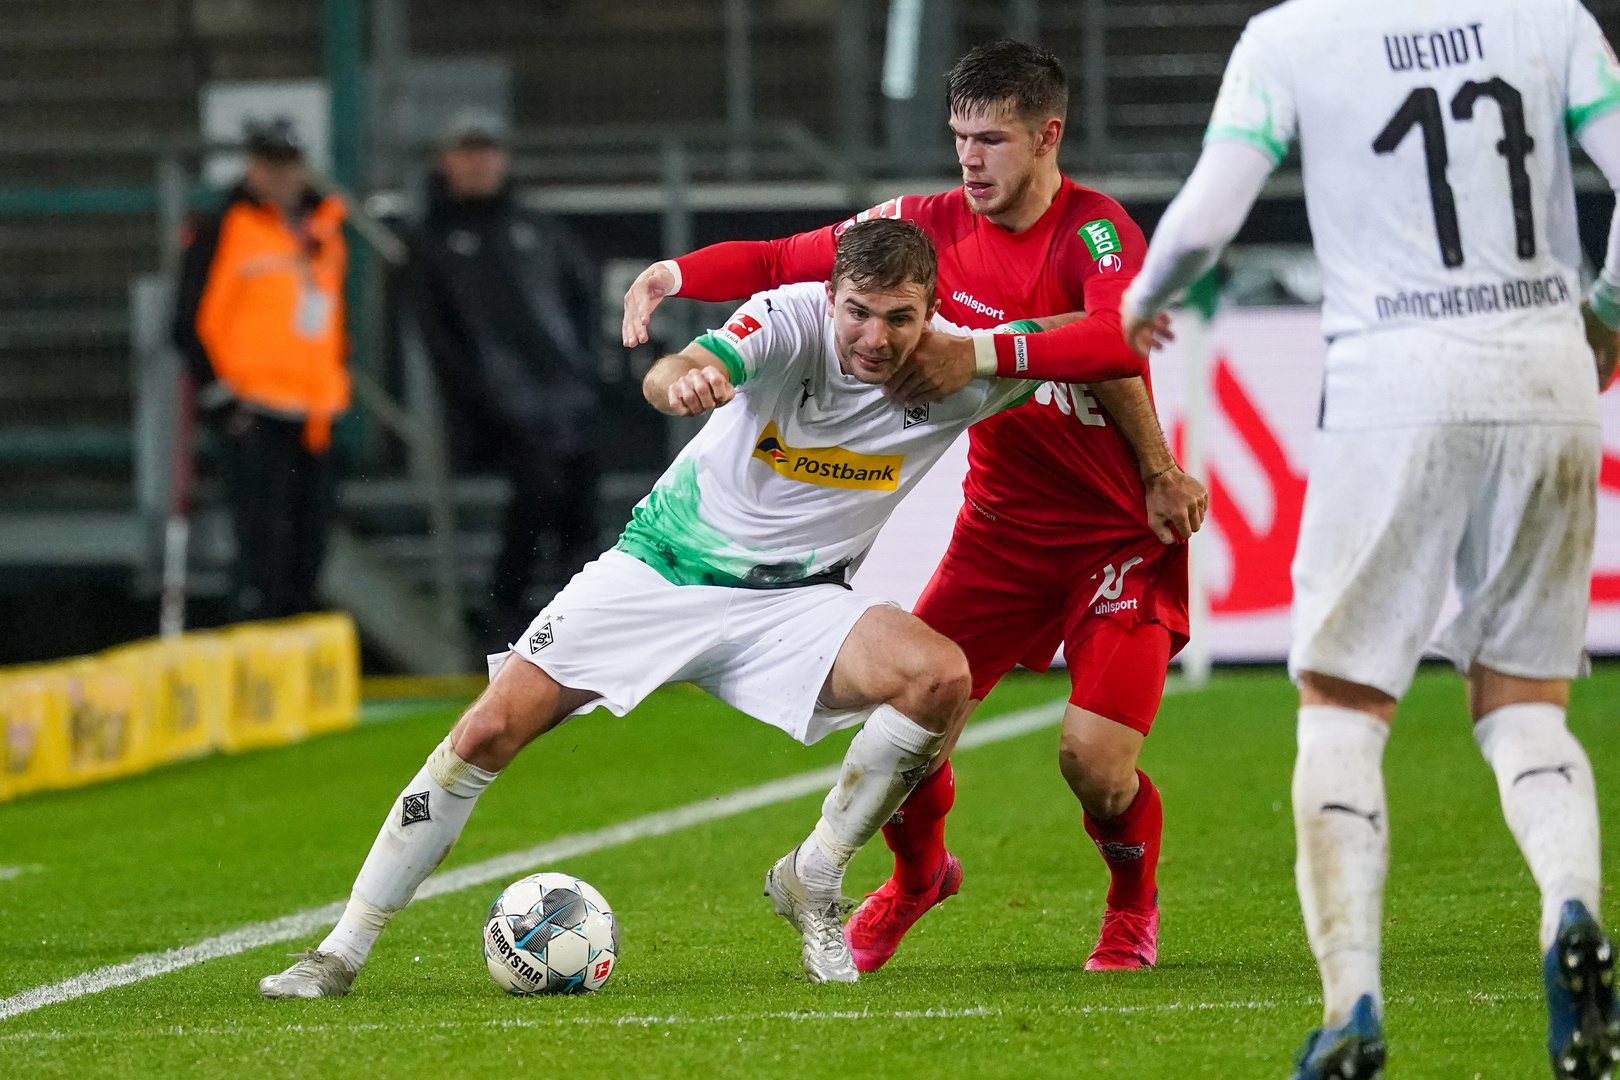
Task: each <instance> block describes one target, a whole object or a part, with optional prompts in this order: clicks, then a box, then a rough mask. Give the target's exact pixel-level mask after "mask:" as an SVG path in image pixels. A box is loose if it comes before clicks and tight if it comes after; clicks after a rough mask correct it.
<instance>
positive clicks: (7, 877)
mask: <svg viewBox="0 0 1620 1080" xmlns="http://www.w3.org/2000/svg"><path fill="white" fill-rule="evenodd" d="M43 869H45V868H44V867H43V866H40V865H39V864H38V863H31V864H29V865H28V866H0V881H11V880H12V879H13V878H20V877H22V876H23V875H24V874H37V873H39V872H40V871H41V870H43Z"/></svg>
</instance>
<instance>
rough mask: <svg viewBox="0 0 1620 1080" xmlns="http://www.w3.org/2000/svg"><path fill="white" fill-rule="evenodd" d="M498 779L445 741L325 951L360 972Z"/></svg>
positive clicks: (382, 841) (391, 818)
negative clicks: (389, 924)
mask: <svg viewBox="0 0 1620 1080" xmlns="http://www.w3.org/2000/svg"><path fill="white" fill-rule="evenodd" d="M496 775H497V774H496V773H492V772H489V771H487V770H485V769H480V768H478V767H477V766H475V765H470V764H468V763H467V762H465V761H463V760H462V759H461V758H460V757H459V756H458V755H457V754H456V752H455V750H453V749H452V748H451V746H450V740H449V738H446V739H445V740H444V742H442V743H440V744H439V746H438V747H437V748H435V749H434V751H433V753H432V754H430V755H429V756H428V759H427V763H426V764H425V765H423V766H422V770H421V771H420V772H418V773H417V774H416V776H415V777H414V778H413V779H412V780H411V782H410V783H409V784H407V785H406V786H405V790H404V791H402V792H400V794H399V798H397V799H395V800H394V805H393V806H392V807H391V808H390V809H389V811H388V818H387V819H386V820H385V821H384V822H383V827H382V831H381V832H380V833H378V834H377V839H376V842H375V843H373V844H372V845H371V853H370V854H369V855H367V856H366V861H365V865H363V866H362V867H361V868H360V876H359V877H358V878H356V879H355V882H354V892H353V894H352V895H351V896H350V898H349V904H348V906H347V908H345V909H344V912H343V917H342V918H341V919H340V920H338V924H337V926H336V927H334V928H333V930H332V932H331V933H330V934H328V935H327V937H326V940H325V941H323V942H321V945H320V951H322V952H330V953H336V954H337V955H339V956H341V957H343V958H344V959H345V960H347V961H348V962H349V964H350V966H352V967H354V968H355V969H356V970H358V969H359V968H360V965H362V964H364V963H365V961H366V956H367V955H368V954H369V953H370V952H371V946H372V945H373V944H374V943H375V942H376V940H377V935H378V934H380V933H382V929H383V927H384V926H385V925H386V924H387V922H388V920H389V919H390V918H391V917H392V916H393V914H394V912H396V911H398V910H399V909H400V908H402V907H404V906H405V905H406V904H408V903H410V902H411V897H412V896H415V895H416V890H417V888H418V887H419V886H420V885H421V884H422V882H424V881H426V880H427V876H428V875H429V874H431V873H433V871H434V870H435V869H437V868H438V866H439V864H440V863H441V862H443V861H444V857H445V856H446V855H448V854H450V849H451V848H453V847H454V846H455V844H456V840H457V839H459V838H460V836H461V830H462V829H463V828H465V827H466V824H467V819H468V817H470V816H471V815H472V810H473V805H474V804H475V803H477V801H478V796H479V795H481V794H483V792H484V789H485V788H487V787H488V786H489V785H490V782H491V781H493V780H494V779H495V777H496Z"/></svg>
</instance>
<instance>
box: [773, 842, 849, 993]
mask: <svg viewBox="0 0 1620 1080" xmlns="http://www.w3.org/2000/svg"><path fill="white" fill-rule="evenodd" d="M797 854H798V852H797V851H796V850H795V851H790V852H788V853H787V854H786V855H784V856H782V857H781V858H780V859H778V860H777V862H776V865H775V866H773V867H771V868H770V870H769V871H768V872H767V873H766V874H765V895H766V896H768V897H770V898H771V905H772V906H773V907H774V908H775V909H776V913H777V914H778V915H780V916H782V918H784V919H786V920H787V921H788V922H790V923H792V924H793V928H794V929H795V930H797V931H798V932H799V936H800V937H801V938H803V939H804V974H805V977H806V978H808V979H809V980H810V981H811V982H812V983H824V982H845V983H852V982H857V981H859V979H860V977H861V973H860V972H859V971H856V970H855V958H854V957H853V956H851V955H850V953H849V944H848V943H847V942H846V941H845V940H844V918H843V916H844V912H845V911H847V910H848V909H849V907H850V902H849V901H848V900H845V899H844V898H843V897H841V896H834V897H831V898H826V897H813V896H811V895H810V890H808V889H806V888H805V886H804V883H803V882H802V881H800V880H799V875H798V872H797V871H796V870H795V868H794V865H793V862H794V857H795V856H796V855H797Z"/></svg>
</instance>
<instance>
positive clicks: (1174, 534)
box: [625, 41, 1207, 971]
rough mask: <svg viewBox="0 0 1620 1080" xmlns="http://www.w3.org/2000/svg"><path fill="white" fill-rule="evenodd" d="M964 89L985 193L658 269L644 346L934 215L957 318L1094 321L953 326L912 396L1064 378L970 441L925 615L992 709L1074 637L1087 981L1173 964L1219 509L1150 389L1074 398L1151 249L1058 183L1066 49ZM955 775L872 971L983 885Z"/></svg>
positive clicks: (1079, 192)
mask: <svg viewBox="0 0 1620 1080" xmlns="http://www.w3.org/2000/svg"><path fill="white" fill-rule="evenodd" d="M950 96H951V127H952V129H953V131H954V132H955V135H956V146H957V155H958V158H959V160H960V163H961V166H962V176H963V186H962V187H960V188H956V189H954V190H952V191H948V192H945V193H943V194H940V195H934V196H928V197H916V196H904V197H902V198H897V199H892V200H890V201H888V202H886V203H884V204H882V205H881V206H878V207H875V208H873V209H871V210H868V211H866V212H865V213H863V214H861V215H857V217H856V218H854V219H851V221H849V222H845V223H843V224H842V225H838V226H830V227H828V228H824V229H818V230H816V231H814V232H809V233H802V234H800V235H798V236H793V237H789V238H788V239H786V240H778V241H765V242H735V243H725V244H717V245H714V246H713V247H709V248H704V249H703V250H701V251H698V252H694V253H693V254H691V255H687V256H683V257H682V258H679V259H676V260H673V261H672V262H664V263H659V264H656V265H654V266H652V267H649V268H648V269H647V270H646V271H645V272H644V273H643V274H642V275H641V276H640V277H639V278H638V279H637V280H636V282H635V284H634V285H633V286H632V287H631V289H630V291H629V293H628V294H626V296H625V344H626V345H627V346H629V345H634V344H637V343H640V342H644V341H646V327H647V321H648V319H649V317H650V316H651V313H652V310H653V308H654V307H656V306H657V304H658V302H659V301H660V300H661V299H662V298H664V297H666V296H672V295H676V294H679V295H681V296H689V297H693V298H696V299H700V300H712V301H720V300H732V299H738V298H741V297H745V296H749V295H751V294H753V293H755V292H758V291H761V290H764V289H768V288H774V287H776V286H779V285H782V284H786V283H789V282H796V281H815V280H823V279H825V278H826V277H827V275H828V272H829V270H830V268H831V266H832V263H833V256H834V254H835V252H836V249H837V244H838V237H839V236H840V235H841V234H842V232H843V230H844V229H846V228H848V226H849V225H850V224H852V223H853V221H857V220H861V219H863V218H867V217H874V216H880V217H897V218H905V219H907V220H910V221H913V222H915V223H916V224H917V225H918V226H920V227H921V228H922V229H923V230H924V231H925V232H927V233H928V235H929V236H930V237H931V238H932V239H933V241H934V244H935V247H936V248H937V249H938V253H939V283H940V299H941V307H940V311H941V313H942V314H944V315H945V317H946V318H948V319H950V320H952V321H953V322H956V323H959V324H961V325H964V326H969V327H973V328H991V327H995V326H997V325H999V324H1002V323H1006V322H1008V321H1009V320H1013V319H1017V318H1019V317H1029V318H1038V317H1042V316H1047V315H1056V314H1062V313H1066V312H1070V311H1079V310H1084V311H1085V312H1087V315H1086V317H1085V318H1083V319H1080V320H1078V321H1076V322H1074V323H1072V324H1070V325H1069V326H1067V327H1064V328H1062V329H1060V330H1053V331H1048V332H1047V333H1044V334H1039V335H1030V336H1027V337H1026V336H1023V335H1002V336H1000V337H998V338H995V339H991V338H989V337H975V338H971V339H969V338H956V337H948V336H944V335H931V336H930V337H929V338H928V339H927V340H926V341H925V343H924V345H923V346H921V347H920V348H919V350H918V352H917V353H916V354H914V360H913V363H912V365H911V366H910V367H909V368H908V369H907V370H906V371H904V372H902V373H900V374H899V375H898V376H897V377H896V379H895V380H894V381H893V382H892V383H891V390H892V391H893V392H894V393H895V394H896V395H897V396H899V397H901V398H902V399H904V400H908V401H917V400H932V399H934V398H937V397H939V396H943V395H945V394H948V393H952V392H954V391H955V390H956V389H959V388H960V387H962V386H963V385H966V383H967V382H968V381H969V380H971V379H972V378H974V377H975V375H988V374H991V373H999V374H1003V375H1009V376H1023V377H1028V378H1039V379H1048V380H1052V381H1051V382H1049V383H1048V384H1047V385H1045V386H1043V387H1041V389H1040V391H1039V392H1037V394H1036V395H1035V397H1034V398H1033V399H1031V401H1030V402H1029V403H1027V404H1025V405H1023V406H1020V407H1019V408H1016V409H1012V410H1009V411H1007V412H1005V413H1002V414H1001V415H999V416H997V417H993V418H992V419H990V420H987V421H983V422H981V423H980V424H978V425H977V426H975V427H974V428H973V429H971V435H970V439H971V442H970V447H969V457H968V461H969V470H968V476H967V480H966V482H965V484H964V493H965V495H966V500H965V502H964V505H963V508H962V512H961V514H960V516H959V517H958V518H957V522H956V528H955V532H954V533H953V535H952V538H951V544H950V548H949V550H948V551H947V552H946V554H945V558H944V560H943V561H942V562H941V564H940V566H939V568H938V570H937V571H936V572H935V574H934V577H933V580H932V581H930V582H929V585H928V587H927V589H926V590H925V591H924V592H923V595H922V597H921V598H920V599H919V600H918V602H917V606H916V614H917V615H918V616H919V617H921V618H922V619H923V620H924V621H926V622H927V623H928V624H929V625H930V626H932V627H934V628H935V629H936V630H938V631H940V632H941V633H943V634H945V635H947V636H948V637H950V638H951V639H953V640H954V641H956V642H957V643H958V644H959V645H960V646H961V647H962V649H963V651H964V652H965V653H966V654H967V657H968V662H969V664H970V666H971V668H972V671H973V680H974V686H973V695H972V696H973V702H972V703H970V706H969V708H971V707H972V706H973V705H976V704H977V703H978V702H979V701H980V700H982V699H983V698H984V696H985V694H987V693H988V692H989V691H990V689H991V687H993V686H994V685H995V684H996V682H997V681H998V680H999V679H1000V678H1001V676H1002V675H1004V674H1006V672H1007V671H1009V670H1010V669H1011V668H1012V667H1013V666H1014V665H1015V664H1017V663H1020V662H1022V663H1024V664H1026V665H1027V666H1030V667H1033V668H1035V669H1037V670H1044V669H1045V668H1046V666H1047V665H1048V663H1049V662H1050V661H1051V659H1052V656H1053V654H1054V653H1055V652H1056V651H1057V648H1058V646H1059V645H1060V644H1061V645H1062V647H1063V649H1064V655H1065V658H1066V660H1067V662H1068V666H1069V672H1070V677H1071V680H1072V694H1071V696H1070V699H1069V700H1070V704H1069V708H1068V710H1067V711H1066V713H1065V716H1064V720H1063V732H1062V737H1061V741H1060V745H1059V755H1058V762H1059V766H1060V767H1061V769H1062V772H1063V775H1064V777H1065V778H1066V779H1067V780H1068V782H1069V784H1070V786H1071V787H1072V788H1073V790H1074V792H1075V794H1076V795H1077V796H1078V797H1079V799H1080V802H1081V805H1082V806H1083V807H1084V810H1085V828H1086V831H1087V833H1088V834H1090V836H1091V838H1092V839H1093V840H1094V841H1095V843H1096V845H1097V848H1098V850H1099V851H1100V852H1101V854H1102V856H1103V858H1104V859H1105V860H1106V862H1107V864H1108V867H1109V870H1110V872H1111V875H1112V882H1111V884H1110V887H1109V890H1108V902H1107V910H1106V911H1105V914H1104V918H1103V925H1102V933H1101V935H1100V940H1099V941H1098V945H1097V948H1096V950H1095V951H1094V952H1093V953H1092V955H1091V956H1090V958H1089V959H1088V960H1087V961H1086V967H1087V968H1088V969H1092V970H1097V969H1115V968H1135V967H1146V966H1151V965H1152V964H1153V963H1154V962H1155V961H1156V960H1157V956H1158V894H1157V885H1156V882H1155V870H1156V867H1157V863H1158V853H1159V837H1160V833H1161V830H1162V822H1163V816H1162V810H1161V804H1160V799H1159V795H1158V792H1157V791H1156V790H1155V788H1154V786H1153V784H1152V782H1151V781H1149V779H1148V778H1147V776H1146V774H1144V773H1142V772H1140V771H1139V770H1138V769H1137V768H1136V763H1137V757H1138V755H1139V753H1140V751H1141V747H1142V742H1143V739H1144V738H1145V737H1146V735H1147V733H1148V730H1149V728H1150V726H1151V725H1152V722H1153V717H1154V714H1155V713H1156V712H1157V711H1158V706H1159V700H1160V697H1161V696H1162V694H1163V690H1164V679H1165V670H1166V666H1167V664H1168V662H1169V659H1170V657H1171V656H1173V655H1174V654H1175V652H1176V651H1177V650H1178V649H1179V648H1180V647H1181V645H1182V644H1183V643H1185V641H1186V638H1187V632H1188V625H1187V564H1186V548H1185V546H1184V541H1185V538H1186V537H1187V536H1189V535H1191V533H1192V532H1193V531H1195V530H1196V529H1197V528H1198V526H1199V524H1200V523H1201V522H1202V519H1203V514H1204V510H1205V508H1206V507H1207V496H1206V495H1205V493H1204V490H1203V488H1202V486H1201V485H1199V484H1198V482H1197V481H1195V480H1193V479H1192V478H1190V477H1187V476H1185V475H1184V474H1183V473H1182V472H1181V471H1180V469H1178V468H1177V467H1176V463H1175V460H1174V458H1173V457H1172V456H1171V454H1170V451H1169V448H1168V447H1166V446H1165V443H1164V438H1163V435H1162V433H1161V432H1160V430H1159V426H1158V421H1157V418H1156V417H1155V415H1154V412H1153V405H1152V401H1151V398H1150V396H1149V394H1148V391H1147V388H1146V386H1145V384H1144V383H1143V381H1142V380H1140V379H1127V380H1120V381H1118V382H1113V383H1101V384H1095V385H1092V386H1084V385H1071V379H1072V378H1073V377H1074V372H1075V370H1076V366H1077V365H1076V362H1077V360H1078V358H1080V357H1093V358H1094V357H1097V356H1101V355H1108V354H1110V353H1112V352H1115V351H1119V350H1122V349H1127V348H1128V347H1127V346H1126V345H1125V343H1124V340H1123V336H1122V334H1121V331H1120V324H1119V315H1118V308H1119V300H1120V297H1121V295H1122V294H1123V293H1124V290H1125V286H1126V285H1127V284H1128V283H1129V282H1130V279H1131V278H1132V276H1134V274H1135V273H1136V271H1137V269H1138V268H1139V267H1140V266H1141V262H1142V258H1143V255H1144V253H1145V252H1146V248H1147V245H1146V242H1145V241H1144V239H1143V236H1142V233H1141V230H1140V229H1138V228H1137V226H1136V224H1135V223H1134V222H1132V221H1131V220H1130V218H1129V217H1128V216H1126V214H1125V212H1124V210H1123V209H1122V208H1121V207H1120V206H1119V204H1118V203H1116V202H1114V200H1112V199H1110V198H1108V197H1107V196H1106V195H1103V194H1101V193H1099V192H1096V191H1091V190H1088V189H1086V188H1083V187H1081V186H1079V185H1078V184H1075V183H1073V182H1072V181H1070V180H1069V179H1067V178H1066V177H1065V176H1063V174H1062V173H1061V172H1060V171H1059V169H1058V163H1057V162H1058V147H1059V144H1060V141H1061V139H1062V135H1063V123H1064V122H1063V117H1064V114H1065V111H1066V107H1067V99H1068V90H1067V85H1066V80H1065V78H1064V75H1063V70H1062V67H1061V66H1060V65H1059V64H1058V61H1057V59H1056V57H1054V56H1052V54H1051V53H1048V52H1045V51H1044V50H1040V49H1037V48H1034V47H1032V46H1029V45H1024V44H1021V43H1018V42H1012V41H1001V42H996V43H994V44H992V45H988V46H983V47H980V48H978V49H975V50H973V51H972V52H970V53H968V54H967V55H966V56H965V57H963V58H962V60H961V61H960V62H958V64H957V65H956V67H955V69H954V70H953V71H952V73H951V76H950ZM1122 436H1123V437H1122ZM941 762H942V766H941V767H940V768H939V769H938V770H937V771H935V772H934V773H933V774H932V775H930V776H929V777H928V778H926V779H924V780H923V781H922V782H921V783H920V784H919V785H918V786H917V788H916V789H915V790H914V791H913V792H912V794H911V796H910V798H909V799H907V801H906V803H905V804H904V805H903V806H902V807H901V809H900V812H899V813H897V814H896V815H895V818H894V820H893V821H891V823H890V824H889V825H888V826H886V827H885V829H884V838H885V839H886V840H887V841H888V844H889V847H890V848H891V849H893V851H894V853H895V873H894V876H893V877H892V878H891V879H890V880H889V881H888V882H887V883H886V884H885V885H884V886H883V887H882V888H881V889H879V890H878V891H877V892H875V893H873V894H871V895H870V896H868V897H867V899H866V902H865V903H863V904H862V905H861V907H860V909H859V910H857V911H856V913H855V914H854V915H853V916H851V918H850V922H849V925H848V927H847V928H846V934H847V936H848V938H849V941H850V945H851V948H852V951H853V952H854V954H855V958H856V963H857V965H858V966H859V967H860V969H861V970H862V971H871V970H875V969H876V968H878V967H881V966H882V964H883V963H884V962H885V961H887V960H888V958H889V957H890V956H891V955H893V953H894V950H895V948H896V947H897V946H898V945H899V942H900V938H901V937H902V935H904V933H905V932H906V930H907V929H909V928H910V926H911V925H912V924H913V923H914V922H915V921H916V920H917V919H918V918H919V917H921V915H922V914H923V912H925V911H926V910H927V909H928V908H929V907H931V906H933V905H934V904H936V903H938V902H939V901H941V900H943V899H945V898H946V897H947V896H950V895H952V894H953V893H955V892H956V890H957V888H958V887H959V885H960V882H961V873H962V872H961V866H960V864H959V863H958V862H957V860H956V859H955V857H954V856H952V855H950V854H949V853H948V852H947V851H946V850H945V846H944V817H945V814H946V813H947V812H948V811H949V810H950V808H951V804H952V802H953V801H954V779H953V776H952V773H951V769H950V765H949V762H948V761H946V760H944V755H942V756H941Z"/></svg>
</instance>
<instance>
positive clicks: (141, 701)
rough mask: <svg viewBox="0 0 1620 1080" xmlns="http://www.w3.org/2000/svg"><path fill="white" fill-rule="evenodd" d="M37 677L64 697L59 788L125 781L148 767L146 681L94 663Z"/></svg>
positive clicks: (126, 668)
mask: <svg viewBox="0 0 1620 1080" xmlns="http://www.w3.org/2000/svg"><path fill="white" fill-rule="evenodd" d="M40 678H42V679H45V680H47V682H49V683H53V684H55V685H58V686H60V687H62V688H63V692H64V693H66V695H67V715H68V723H67V736H68V754H67V770H66V773H65V775H64V776H63V782H64V786H66V787H77V786H78V785H80V784H89V783H94V782H95V781H97V780H109V779H111V778H113V777H115V776H128V775H129V774H130V773H137V772H140V771H141V770H142V769H145V768H146V767H147V764H148V761H149V751H150V747H151V738H150V736H151V718H152V709H151V699H152V694H151V691H150V690H149V689H148V688H147V687H146V686H143V685H142V684H143V682H145V681H147V680H149V679H150V678H151V676H150V675H149V674H147V673H145V672H143V671H141V670H139V669H137V668H135V667H133V666H131V665H126V664H120V663H109V662H107V661H106V660H100V659H96V658H91V659H86V660H70V661H68V662H66V663H63V664H57V665H53V666H52V667H49V668H46V669H45V670H44V671H43V672H42V673H41V675H40Z"/></svg>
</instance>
